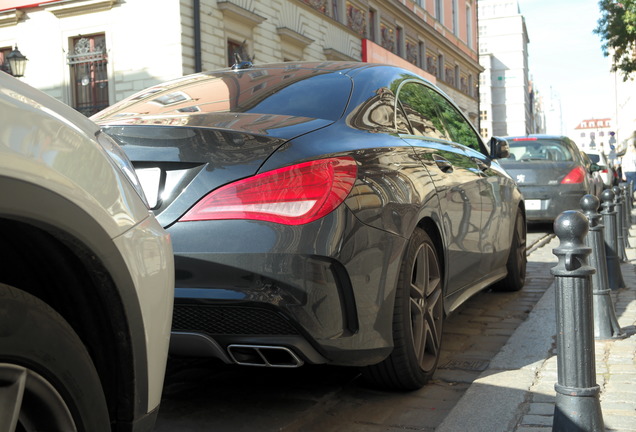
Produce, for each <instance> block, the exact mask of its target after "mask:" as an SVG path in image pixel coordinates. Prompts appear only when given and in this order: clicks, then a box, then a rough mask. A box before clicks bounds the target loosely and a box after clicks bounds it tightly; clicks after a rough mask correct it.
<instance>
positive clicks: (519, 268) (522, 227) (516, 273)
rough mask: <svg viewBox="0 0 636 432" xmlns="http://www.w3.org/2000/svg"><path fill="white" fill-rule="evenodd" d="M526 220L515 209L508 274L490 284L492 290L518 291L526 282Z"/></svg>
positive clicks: (507, 267) (519, 211)
mask: <svg viewBox="0 0 636 432" xmlns="http://www.w3.org/2000/svg"><path fill="white" fill-rule="evenodd" d="M527 262H528V259H527V257H526V221H525V219H524V218H523V215H522V214H521V210H517V218H516V219H515V230H514V232H513V233H512V243H511V245H510V254H509V255H508V261H507V263H506V269H507V270H508V275H507V276H506V277H505V278H504V279H502V280H501V281H499V282H497V283H496V284H494V285H493V286H492V289H493V291H507V292H512V291H519V290H520V289H521V288H523V285H524V284H525V282H526V264H527Z"/></svg>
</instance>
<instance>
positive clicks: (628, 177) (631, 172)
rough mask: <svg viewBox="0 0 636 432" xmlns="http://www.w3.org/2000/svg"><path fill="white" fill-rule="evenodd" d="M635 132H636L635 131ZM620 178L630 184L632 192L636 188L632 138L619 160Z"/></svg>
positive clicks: (635, 144) (635, 146)
mask: <svg viewBox="0 0 636 432" xmlns="http://www.w3.org/2000/svg"><path fill="white" fill-rule="evenodd" d="M635 134H636V132H635ZM621 171H622V179H623V181H626V182H627V183H631V184H632V193H633V192H634V190H636V142H634V138H632V139H631V140H630V141H629V142H628V143H627V149H626V150H625V154H624V155H623V158H622V160H621Z"/></svg>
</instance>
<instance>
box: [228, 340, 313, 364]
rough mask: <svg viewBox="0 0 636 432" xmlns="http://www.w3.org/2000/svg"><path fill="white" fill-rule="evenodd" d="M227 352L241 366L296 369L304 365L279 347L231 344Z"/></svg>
mask: <svg viewBox="0 0 636 432" xmlns="http://www.w3.org/2000/svg"><path fill="white" fill-rule="evenodd" d="M227 351H228V354H229V355H230V357H231V358H232V360H233V361H234V362H235V363H236V364H239V365H242V366H262V367H276V368H297V367H301V366H302V365H303V363H304V362H303V361H302V359H300V357H298V356H297V355H296V354H294V352H293V351H292V350H290V349H289V348H286V347H281V346H267V345H237V344H233V345H228V347H227Z"/></svg>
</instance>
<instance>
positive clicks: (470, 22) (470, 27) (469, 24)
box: [466, 5, 485, 48]
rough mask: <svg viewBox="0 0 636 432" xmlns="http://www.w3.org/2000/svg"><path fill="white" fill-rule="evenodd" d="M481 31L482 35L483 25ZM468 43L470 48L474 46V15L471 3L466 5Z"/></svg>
mask: <svg viewBox="0 0 636 432" xmlns="http://www.w3.org/2000/svg"><path fill="white" fill-rule="evenodd" d="M484 32H485V31H484ZM479 33H480V36H481V26H480V27H479ZM466 45H468V48H472V47H473V17H472V10H471V8H470V5H466Z"/></svg>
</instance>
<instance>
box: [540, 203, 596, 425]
mask: <svg viewBox="0 0 636 432" xmlns="http://www.w3.org/2000/svg"><path fill="white" fill-rule="evenodd" d="M587 232H588V223H587V219H586V217H585V216H584V215H583V213H581V212H578V211H574V210H568V211H565V212H563V213H561V214H560V215H559V216H558V217H557V218H556V220H555V221H554V233H555V234H556V235H557V236H558V237H559V240H560V241H561V243H560V244H559V247H557V248H555V249H553V253H554V254H555V255H556V256H557V257H558V259H559V262H558V264H557V265H556V267H553V268H552V269H551V272H552V274H553V275H554V276H555V287H556V291H555V293H556V319H557V367H558V370H557V376H558V382H557V383H556V384H555V385H554V389H555V390H556V404H555V407H554V417H553V422H552V431H553V432H575V431H576V432H583V431H589V432H603V431H605V426H604V424H603V414H602V412H601V402H600V399H599V393H600V387H599V386H598V385H597V384H596V364H595V359H594V328H593V327H594V326H593V322H592V319H593V315H592V314H593V312H592V307H593V306H592V291H591V284H590V278H591V275H592V274H593V273H594V272H595V270H594V269H593V268H592V267H590V266H588V265H587V264H586V261H587V260H586V257H587V255H589V254H590V248H589V247H586V246H585V244H584V242H583V239H584V238H585V235H586V234H587Z"/></svg>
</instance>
